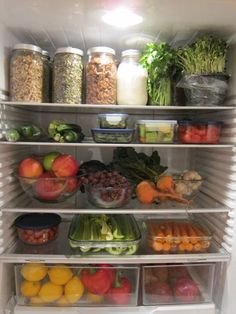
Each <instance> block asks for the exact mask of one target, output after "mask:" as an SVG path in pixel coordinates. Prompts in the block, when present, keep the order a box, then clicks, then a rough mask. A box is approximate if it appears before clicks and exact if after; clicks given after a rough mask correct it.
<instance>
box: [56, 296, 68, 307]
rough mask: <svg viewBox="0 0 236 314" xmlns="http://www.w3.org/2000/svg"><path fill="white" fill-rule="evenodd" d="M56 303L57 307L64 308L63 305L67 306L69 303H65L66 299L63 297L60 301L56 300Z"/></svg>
mask: <svg viewBox="0 0 236 314" xmlns="http://www.w3.org/2000/svg"><path fill="white" fill-rule="evenodd" d="M56 303H57V305H59V306H65V305H68V304H69V302H68V301H67V299H66V297H65V296H64V295H63V296H62V297H60V299H58V300H57V302H56Z"/></svg>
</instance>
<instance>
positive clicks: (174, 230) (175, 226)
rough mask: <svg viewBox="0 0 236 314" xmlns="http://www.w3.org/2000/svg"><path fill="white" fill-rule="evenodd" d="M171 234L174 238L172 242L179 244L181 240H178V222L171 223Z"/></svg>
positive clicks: (179, 235)
mask: <svg viewBox="0 0 236 314" xmlns="http://www.w3.org/2000/svg"><path fill="white" fill-rule="evenodd" d="M173 235H174V238H175V239H174V243H176V244H179V243H180V241H181V240H180V237H181V234H180V230H179V226H178V223H176V222H174V223H173Z"/></svg>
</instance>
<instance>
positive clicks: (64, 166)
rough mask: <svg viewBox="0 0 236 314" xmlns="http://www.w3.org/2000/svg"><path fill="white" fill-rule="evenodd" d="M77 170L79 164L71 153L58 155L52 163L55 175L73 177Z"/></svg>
mask: <svg viewBox="0 0 236 314" xmlns="http://www.w3.org/2000/svg"><path fill="white" fill-rule="evenodd" d="M78 170H79V164H78V162H77V161H76V160H75V158H74V157H72V156H71V155H66V154H65V155H59V156H58V157H57V158H56V159H55V160H54V161H53V164H52V171H53V172H54V173H55V175H56V176H57V177H73V176H75V175H76V174H77V172H78Z"/></svg>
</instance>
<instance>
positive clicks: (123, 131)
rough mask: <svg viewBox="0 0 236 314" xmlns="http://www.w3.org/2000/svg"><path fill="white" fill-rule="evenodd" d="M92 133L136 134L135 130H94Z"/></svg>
mask: <svg viewBox="0 0 236 314" xmlns="http://www.w3.org/2000/svg"><path fill="white" fill-rule="evenodd" d="M91 131H92V132H95V133H131V132H134V129H100V128H92V129H91Z"/></svg>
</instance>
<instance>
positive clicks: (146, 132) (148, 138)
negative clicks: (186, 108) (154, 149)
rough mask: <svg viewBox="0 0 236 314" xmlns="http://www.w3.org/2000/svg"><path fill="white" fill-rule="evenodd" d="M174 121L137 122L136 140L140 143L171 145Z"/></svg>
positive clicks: (175, 123)
mask: <svg viewBox="0 0 236 314" xmlns="http://www.w3.org/2000/svg"><path fill="white" fill-rule="evenodd" d="M176 125H177V121H175V120H138V121H137V127H138V139H139V142H141V143H164V144H165V143H173V142H174V134H175V126H176Z"/></svg>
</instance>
